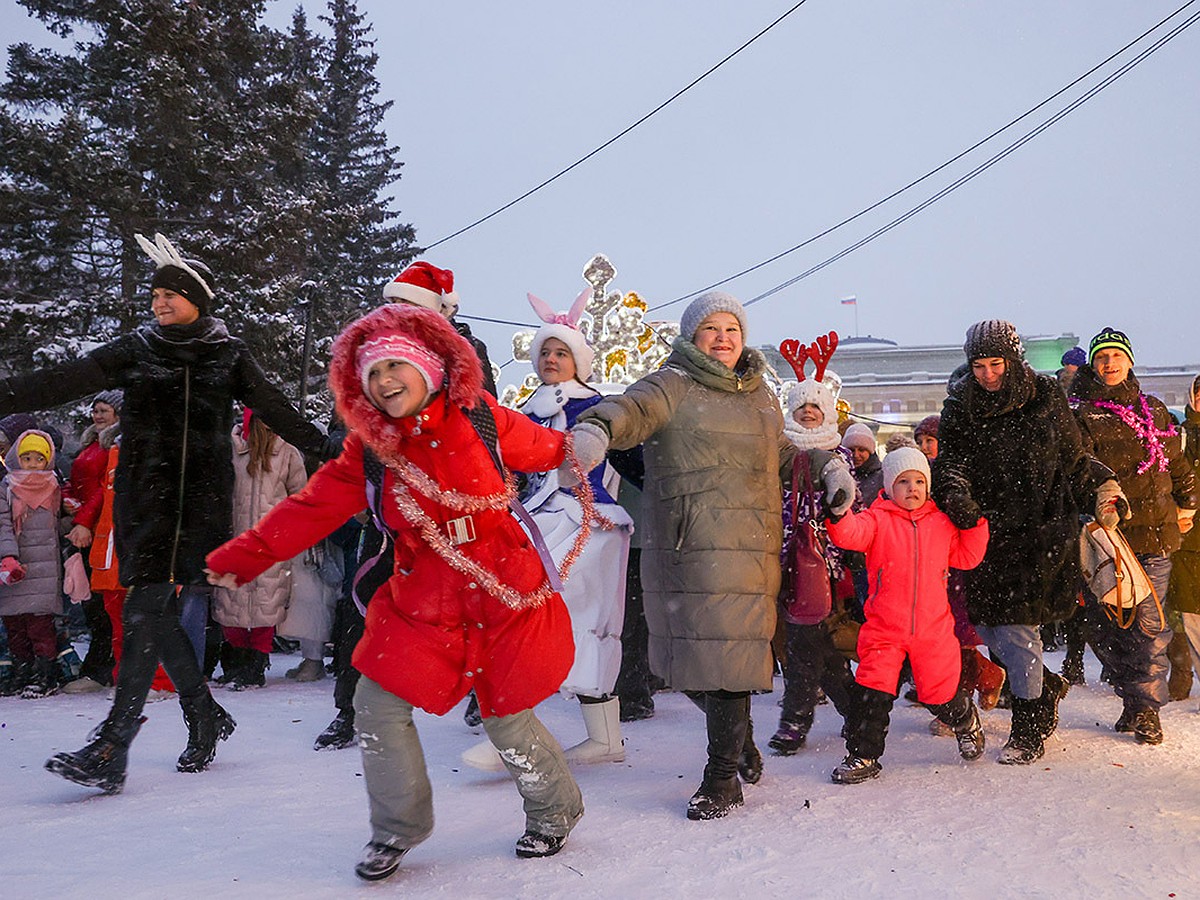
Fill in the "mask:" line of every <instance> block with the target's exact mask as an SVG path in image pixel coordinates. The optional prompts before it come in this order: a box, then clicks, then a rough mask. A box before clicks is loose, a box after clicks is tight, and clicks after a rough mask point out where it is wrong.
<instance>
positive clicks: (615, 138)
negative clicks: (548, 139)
mask: <svg viewBox="0 0 1200 900" xmlns="http://www.w3.org/2000/svg"><path fill="white" fill-rule="evenodd" d="M807 2H808V0H800V2H799V3H797V4H796V5H795V6H793V7H792V8H791V9H789V10H787V11H786V12H784V13H783V15H781V16H780V17H779V18H777V19H776V20H775V21H774V22H772V23H771V24H770V25H768V26H767V27H766V28H764V29H763V30H762V31H760V32H758V34H756V35H754V37H752V38H750V39H749V40H748V41H746V42H745V43H744V44H742V45H741V46H740V47H738V48H737V49H736V50H734V51H733V52H732V53H730V54H729V55H728V56H726V57H725V58H724V59H722V60H721V61H720V62H718V63H716V64H715V65H713V66H711V67H710V68H708V69H707V70H706V71H705V72H704V73H703V74H701V75H699V76H697V77H696V78H694V79H692V81H690V82H689V83H688V84H686V85H685V86H684V87H682V88H680V89H679V90H678V91H676V92H675V93H674V94H672V95H671V96H670V97H668V98H667V99H666V100H664V101H663V102H662V103H660V104H658V106H656V107H654V109H652V110H650V112H648V113H646V114H645V115H644V116H642V117H641V118H640V119H638V120H637V121H636V122H634V123H633V124H632V125H630V126H628V127H627V128H625V129H623V130H621V131H619V132H617V133H616V134H615V135H613V136H612V137H611V138H609V139H608V140H607V141H605V142H604V143H603V144H601V145H600V146H599V147H597V148H596V149H595V150H593V151H591V152H590V153H588V154H585V155H584V156H581V157H580V158H579V159H577V160H575V162H573V163H571V164H570V165H569V166H567V167H566V168H565V169H561V170H560V171H558V172H556V173H555V174H553V175H551V176H550V177H549V178H547V179H546V180H545V181H543V182H542V183H541V184H538V185H536V186H535V187H532V188H530V189H529V190H527V191H526V192H525V193H523V194H522V195H521V196H519V197H517V198H516V199H515V200H510V201H509V202H508V203H505V204H504V205H503V206H501V207H500V208H498V209H494V210H492V211H491V212H490V213H488V214H487V215H486V216H483V217H482V218H479V219H476V220H475V221H474V222H472V223H471V224H470V225H466V226H464V227H462V228H460V229H458V231H454V232H451V233H450V234H448V235H446V236H445V237H443V238H439V239H438V240H436V241H434V242H433V243H432V244H430V245H429V246H428V247H424V248H422V249H421V250H420V251H418V252H420V253H428V252H429V251H430V250H432V249H433V248H434V247H438V246H440V245H442V244H444V243H446V242H447V241H449V240H452V239H453V238H456V237H458V236H459V235H460V234H464V233H465V232H468V231H470V230H471V229H472V228H474V227H475V226H477V225H482V224H483V223H484V222H486V221H487V220H488V219H491V218H493V217H495V216H498V215H500V213H502V212H504V211H505V210H506V209H511V208H512V207H514V206H516V205H517V204H518V203H520V202H521V201H522V200H524V199H525V198H526V197H529V196H532V195H533V194H536V193H537V192H538V191H540V190H541V189H542V188H544V187H546V186H547V185H549V184H551V183H553V182H555V181H557V180H558V179H560V178H562V177H563V176H564V175H566V174H567V173H568V172H570V171H571V170H573V169H575V168H578V167H579V166H581V165H583V164H584V163H585V162H587V161H588V160H589V159H591V158H592V157H593V156H595V155H596V154H597V153H599V152H600V151H602V150H604V149H606V148H608V147H610V146H612V145H613V144H615V143H616V142H617V141H619V140H620V139H621V138H623V137H624V136H625V135H627V134H629V132H631V131H633V129H635V128H637V127H638V126H639V125H641V124H642V123H643V122H645V121H646V120H647V119H649V118H650V117H651V116H654V115H655V114H657V113H659V112H661V111H662V110H664V109H666V108H667V107H668V106H669V105H671V104H672V103H674V102H675V101H676V100H678V99H679V98H680V97H682V96H683V95H684V94H686V93H687V92H688V91H690V90H691V89H692V88H694V87H695V86H696V85H698V84H699V83H700V82H701V81H703V80H704V79H705V78H707V77H708V76H709V75H711V74H713V73H714V72H715V71H717V69H719V68H721V67H722V66H723V65H725V63H727V62H729V61H730V60H731V59H733V58H734V57H735V56H737V55H738V54H739V53H741V52H742V51H743V50H745V49H746V48H747V47H749V46H750V45H751V44H753V43H754V42H755V41H757V40H758V39H759V38H761V37H762V36H763V35H765V34H766V33H767V32H768V31H770V30H771V29H772V28H774V27H775V26H776V25H778V24H779V23H780V22H782V21H783V20H784V19H786V18H787V17H788V16H790V15H791V14H792V13H794V12H795V11H796V10H798V9H799V8H800V7H802V6H803V5H804V4H805V3H807Z"/></svg>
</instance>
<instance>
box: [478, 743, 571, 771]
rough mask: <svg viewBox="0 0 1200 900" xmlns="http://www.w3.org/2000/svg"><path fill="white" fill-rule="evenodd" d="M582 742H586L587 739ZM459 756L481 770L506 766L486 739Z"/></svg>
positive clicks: (498, 769) (502, 768)
mask: <svg viewBox="0 0 1200 900" xmlns="http://www.w3.org/2000/svg"><path fill="white" fill-rule="evenodd" d="M584 743H585V744H586V743H587V741H584ZM564 752H565V751H564ZM459 758H460V759H461V760H462V761H463V763H464V764H466V765H468V766H470V767H471V768H472V769H479V770H480V771H481V772H503V771H505V770H506V768H507V767H506V766H505V765H504V760H502V759H501V758H500V752H499V751H498V750H497V749H496V747H495V745H493V744H492V742H491V741H490V740H486V739H485V740H482V741H480V742H479V743H478V744H475V745H473V746H471V747H468V748H467V749H466V750H464V751H463V752H462V755H461V756H460V757H459Z"/></svg>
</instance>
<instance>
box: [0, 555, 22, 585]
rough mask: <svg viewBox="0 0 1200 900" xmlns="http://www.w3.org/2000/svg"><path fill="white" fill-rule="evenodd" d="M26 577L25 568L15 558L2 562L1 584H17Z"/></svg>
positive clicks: (9, 557)
mask: <svg viewBox="0 0 1200 900" xmlns="http://www.w3.org/2000/svg"><path fill="white" fill-rule="evenodd" d="M24 577H25V567H24V566H23V565H21V561H20V560H19V559H17V558H16V557H15V556H6V557H4V559H3V560H0V584H16V583H17V582H18V581H20V580H21V579H22V578H24Z"/></svg>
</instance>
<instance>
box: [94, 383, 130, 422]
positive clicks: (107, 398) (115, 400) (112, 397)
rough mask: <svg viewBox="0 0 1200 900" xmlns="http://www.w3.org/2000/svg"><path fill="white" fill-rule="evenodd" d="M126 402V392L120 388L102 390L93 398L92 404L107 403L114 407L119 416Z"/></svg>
mask: <svg viewBox="0 0 1200 900" xmlns="http://www.w3.org/2000/svg"><path fill="white" fill-rule="evenodd" d="M124 402H125V392H124V391H119V390H115V389H114V390H111V391H101V392H100V393H98V394H97V395H96V396H95V397H93V398H92V406H95V405H96V404H97V403H107V404H108V405H109V406H111V407H112V408H113V411H114V412H115V413H116V414H117V415H118V416H119V415H120V414H121V405H122V404H123V403H124Z"/></svg>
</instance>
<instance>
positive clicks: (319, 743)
mask: <svg viewBox="0 0 1200 900" xmlns="http://www.w3.org/2000/svg"><path fill="white" fill-rule="evenodd" d="M354 737H355V735H354V710H353V709H342V710H338V714H337V716H336V717H334V720H333V721H332V722H330V723H329V724H328V725H327V726H326V727H325V730H324V731H322V732H321V733H320V734H318V735H317V739H316V740H315V741H313V749H314V750H341V749H342V748H344V747H349V746H351V745H352V744H353V743H354Z"/></svg>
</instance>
